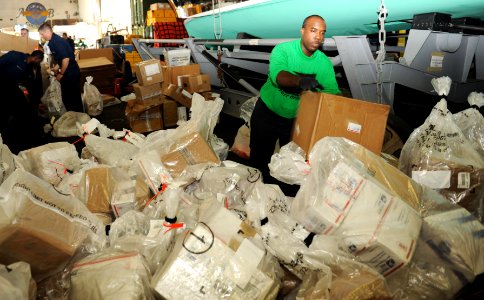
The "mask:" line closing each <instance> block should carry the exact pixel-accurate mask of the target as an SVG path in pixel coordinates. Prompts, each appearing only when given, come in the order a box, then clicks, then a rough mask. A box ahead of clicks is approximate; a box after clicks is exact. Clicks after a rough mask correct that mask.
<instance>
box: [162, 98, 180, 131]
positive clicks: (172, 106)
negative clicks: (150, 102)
mask: <svg viewBox="0 0 484 300" xmlns="http://www.w3.org/2000/svg"><path fill="white" fill-rule="evenodd" d="M177 122H178V105H177V103H176V102H175V101H171V100H165V101H164V102H163V123H164V124H165V127H173V126H176V123H177Z"/></svg>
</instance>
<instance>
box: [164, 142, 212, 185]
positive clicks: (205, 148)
mask: <svg viewBox="0 0 484 300" xmlns="http://www.w3.org/2000/svg"><path fill="white" fill-rule="evenodd" d="M161 162H162V163H163V165H164V166H165V168H166V169H167V170H168V171H169V172H170V174H171V175H172V176H173V177H178V176H180V174H181V173H182V172H183V170H185V168H187V167H188V166H190V165H196V164H201V163H208V162H213V163H216V164H219V163H220V160H219V158H218V156H217V155H216V154H215V153H214V152H213V150H212V148H211V147H210V146H209V145H208V143H207V142H206V141H205V140H204V139H203V137H201V136H200V134H199V133H191V134H189V135H186V136H184V137H183V138H180V139H179V140H177V141H176V142H175V144H174V145H173V146H172V147H171V149H170V151H169V152H168V153H167V154H165V155H162V156H161Z"/></svg>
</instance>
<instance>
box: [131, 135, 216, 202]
mask: <svg viewBox="0 0 484 300" xmlns="http://www.w3.org/2000/svg"><path fill="white" fill-rule="evenodd" d="M175 136H177V134H175V135H171V137H172V138H174V137H175ZM137 161H138V165H139V168H140V170H141V174H143V175H144V176H145V178H146V180H147V181H148V185H149V186H150V188H151V190H152V191H153V193H155V194H156V193H157V192H158V191H159V189H160V188H161V185H162V184H168V185H175V186H182V185H187V184H190V183H191V182H193V181H195V180H196V179H198V178H200V176H201V175H202V173H203V171H204V170H205V169H206V168H207V167H210V166H216V165H218V164H220V160H219V158H218V156H217V155H216V154H215V153H214V152H213V150H212V148H211V147H210V146H209V145H208V144H207V142H206V141H205V140H204V139H203V137H202V136H201V134H199V133H197V132H195V133H190V134H188V135H185V136H182V137H180V138H176V139H171V140H169V141H168V144H167V145H165V146H164V147H163V148H160V149H159V150H151V151H148V152H147V151H146V150H142V151H141V152H140V154H139V155H138V156H137Z"/></svg>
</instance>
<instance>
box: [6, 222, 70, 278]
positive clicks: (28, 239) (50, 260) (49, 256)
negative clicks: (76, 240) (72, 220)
mask: <svg viewBox="0 0 484 300" xmlns="http://www.w3.org/2000/svg"><path fill="white" fill-rule="evenodd" d="M56 220H58V218H57V219H56ZM67 223H69V222H67V220H66V222H65V223H64V222H61V223H59V224H58V226H68V224H67ZM75 250H76V248H75V247H72V246H71V245H69V244H67V243H65V242H64V241H62V240H61V239H59V238H58V237H56V236H55V234H53V235H51V234H48V233H45V232H42V231H41V230H36V229H35V228H33V227H32V226H24V225H22V224H13V225H9V226H6V227H2V228H0V263H2V264H5V265H9V264H12V263H14V262H17V261H25V262H27V263H28V264H30V267H31V269H32V276H33V277H34V278H36V279H42V278H44V277H45V274H52V273H53V272H55V271H56V270H59V267H61V266H63V265H65V264H66V263H67V262H68V261H69V260H70V258H71V257H72V256H73V255H74V252H75ZM59 271H60V270H59Z"/></svg>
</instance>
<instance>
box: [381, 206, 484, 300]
mask: <svg viewBox="0 0 484 300" xmlns="http://www.w3.org/2000/svg"><path fill="white" fill-rule="evenodd" d="M453 208H454V209H452V210H447V211H444V212H441V213H437V214H434V215H431V216H429V217H426V218H424V223H423V227H422V233H421V237H420V239H419V241H418V243H417V249H416V250H415V256H414V259H413V260H412V262H411V263H410V264H409V265H408V266H407V267H406V268H404V269H403V270H402V271H401V272H398V273H396V274H395V275H394V276H391V277H389V278H388V284H389V285H390V287H391V289H392V291H393V294H394V295H393V296H394V298H395V299H452V298H453V296H454V295H455V294H456V293H457V292H458V291H459V290H460V289H461V288H462V287H464V286H466V285H467V284H469V283H470V282H472V281H473V280H474V277H475V276H476V275H478V274H481V273H482V272H483V271H484V269H483V268H484V256H483V255H482V253H483V251H484V237H483V236H482V232H483V229H484V228H483V226H482V224H480V223H479V221H477V219H475V217H473V216H471V215H470V214H469V212H467V211H466V210H465V209H463V208H459V207H456V206H455V207H453Z"/></svg>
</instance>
